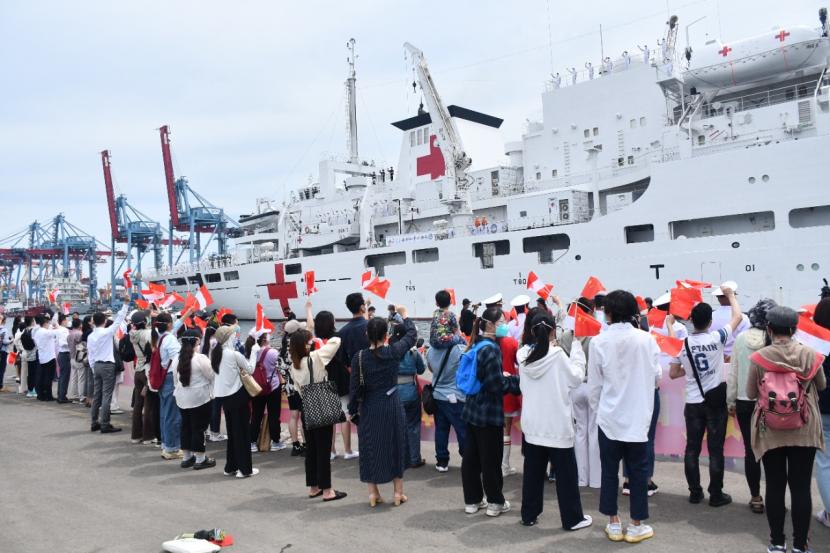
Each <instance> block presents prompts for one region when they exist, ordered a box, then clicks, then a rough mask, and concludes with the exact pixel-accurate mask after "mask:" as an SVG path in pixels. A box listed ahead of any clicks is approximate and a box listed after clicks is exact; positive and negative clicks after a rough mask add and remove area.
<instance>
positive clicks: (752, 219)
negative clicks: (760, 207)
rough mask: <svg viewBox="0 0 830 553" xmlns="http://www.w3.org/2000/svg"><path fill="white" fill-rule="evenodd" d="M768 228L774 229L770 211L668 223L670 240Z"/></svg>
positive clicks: (758, 230) (773, 219) (766, 229)
mask: <svg viewBox="0 0 830 553" xmlns="http://www.w3.org/2000/svg"><path fill="white" fill-rule="evenodd" d="M770 230H775V214H774V213H773V212H772V211H760V212H756V213H737V214H735V215H724V216H722V217H706V218H702V219H687V220H683V221H672V222H670V223H669V232H670V233H671V238H672V240H677V239H679V238H704V237H707V236H723V235H726V234H741V233H746V232H765V231H770Z"/></svg>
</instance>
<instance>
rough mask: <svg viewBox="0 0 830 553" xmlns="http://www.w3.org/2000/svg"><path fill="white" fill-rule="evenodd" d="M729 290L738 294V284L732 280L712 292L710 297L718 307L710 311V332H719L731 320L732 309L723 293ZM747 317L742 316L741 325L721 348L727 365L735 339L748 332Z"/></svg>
mask: <svg viewBox="0 0 830 553" xmlns="http://www.w3.org/2000/svg"><path fill="white" fill-rule="evenodd" d="M724 288H729V289H730V290H732V291H733V292H735V295H737V292H738V283H737V282H735V281H734V280H727V281H726V282H724V283H723V284H721V285H720V286H718V287H717V288H715V289H714V291H712V296H713V297H714V298H715V299H716V300H718V304H720V306H719V307H718V308H717V309H715V310H713V311H712V332H714V331H716V330H720V329H722V328H723V327H725V326H726V325H727V324H729V321H730V320H731V319H732V307H731V306H730V304H729V298H727V297H726V296H725V295H724V293H723V289H724ZM750 326H751V325H750V324H749V317H747V316H746V315H743V317H742V318H741V324H739V325H738V327H737V328H736V329H735V330H734V331H733V332H732V335H731V336H730V337H729V339H727V341H726V346H724V348H723V355H724V358H725V360H726V362H727V363H729V360H730V359H731V357H732V346H733V345H734V344H735V338H737V337H738V336H739V335H740V334H742V333H743V332H745V331H747V330H749V328H750Z"/></svg>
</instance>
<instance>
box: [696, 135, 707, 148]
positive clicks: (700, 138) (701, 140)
mask: <svg viewBox="0 0 830 553" xmlns="http://www.w3.org/2000/svg"><path fill="white" fill-rule="evenodd" d="M697 143H698V145H700V146H703V145H704V144H706V135H703V134H701V135H699V136H698V137H697Z"/></svg>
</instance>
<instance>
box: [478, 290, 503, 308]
mask: <svg viewBox="0 0 830 553" xmlns="http://www.w3.org/2000/svg"><path fill="white" fill-rule="evenodd" d="M481 303H483V304H484V308H485V309H487V308H488V307H491V306H493V305H502V304H503V303H504V297H503V296H502V295H501V292H499V293H498V294H494V295H492V296H490V297H489V298H487V299H486V300H481Z"/></svg>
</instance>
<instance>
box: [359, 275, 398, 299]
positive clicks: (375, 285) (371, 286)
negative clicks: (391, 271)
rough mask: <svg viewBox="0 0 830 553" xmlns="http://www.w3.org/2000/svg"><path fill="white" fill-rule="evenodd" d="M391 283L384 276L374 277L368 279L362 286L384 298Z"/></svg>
mask: <svg viewBox="0 0 830 553" xmlns="http://www.w3.org/2000/svg"><path fill="white" fill-rule="evenodd" d="M390 286H392V283H391V282H390V281H388V280H386V279H385V278H381V277H375V278H373V279H372V280H370V281H369V283H368V284H366V285H365V286H364V287H363V288H364V289H365V290H366V291H367V292H371V293H373V294H374V295H376V296H378V297H380V298H381V299H386V294H387V293H389V287H390Z"/></svg>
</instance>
